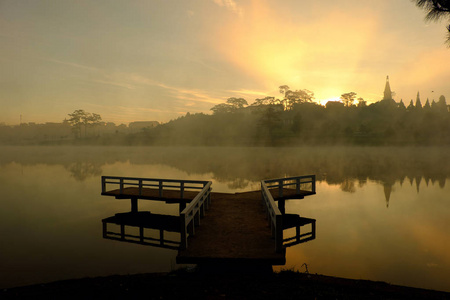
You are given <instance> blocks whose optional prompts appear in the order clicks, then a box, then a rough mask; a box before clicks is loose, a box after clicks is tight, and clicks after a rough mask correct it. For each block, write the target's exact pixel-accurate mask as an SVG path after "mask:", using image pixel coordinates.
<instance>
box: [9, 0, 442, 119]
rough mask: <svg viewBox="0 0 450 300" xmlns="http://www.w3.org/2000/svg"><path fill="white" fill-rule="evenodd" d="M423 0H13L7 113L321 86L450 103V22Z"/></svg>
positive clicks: (135, 112) (157, 104)
mask: <svg viewBox="0 0 450 300" xmlns="http://www.w3.org/2000/svg"><path fill="white" fill-rule="evenodd" d="M424 16H425V12H424V11H423V10H420V9H419V8H417V7H416V6H415V5H414V3H413V2H411V1H409V0H379V1H373V0H363V1H361V0H345V1H344V0H322V1H298V0H292V1H291V0H286V1H275V0H271V1H266V0H258V1H256V0H253V1H252V0H192V1H188V0H176V1H175V0H154V1H149V0H147V1H125V0H123V1H111V0H103V1H92V0H63V1H54V0H51V1H45V0H39V1H8V0H0V41H1V42H0V105H1V109H0V123H5V124H9V125H14V124H19V122H20V115H22V121H23V122H36V123H43V122H61V121H62V120H63V119H64V118H65V117H66V116H67V114H68V113H71V112H73V111H74V110H75V109H84V110H86V111H88V112H94V113H99V114H101V116H102V117H103V120H104V121H107V122H108V121H109V122H115V123H116V124H120V123H128V122H131V121H147V120H156V121H160V122H167V121H169V120H171V119H174V118H177V117H179V116H182V115H185V114H186V113H187V112H190V113H197V112H204V113H211V111H210V110H209V109H210V108H211V107H212V106H214V105H215V104H218V103H221V102H225V101H226V99H227V98H229V97H243V98H245V99H246V100H247V101H248V102H249V104H250V103H252V102H253V101H254V100H255V99H256V98H261V97H264V96H277V97H279V96H280V95H281V94H280V93H279V90H278V87H279V86H280V85H284V84H287V85H289V86H290V87H291V88H292V89H308V90H311V91H313V92H314V93H315V97H316V101H317V102H321V103H325V102H326V100H329V99H336V98H338V97H339V96H340V95H341V94H342V93H345V92H351V91H353V92H356V93H357V97H363V98H364V99H365V100H367V101H368V102H369V103H370V102H374V101H379V100H380V99H381V98H382V95H383V89H384V82H385V78H386V75H389V77H390V83H391V88H392V90H393V91H395V93H396V96H395V97H394V99H395V100H396V101H397V102H399V101H400V99H403V101H404V102H405V104H406V105H408V103H409V101H410V100H411V99H415V97H416V94H417V91H420V94H421V98H422V104H424V103H425V101H426V98H427V97H428V98H430V101H431V100H432V99H435V100H438V98H439V95H445V96H446V98H447V103H450V48H448V47H446V45H445V38H446V29H445V25H446V23H445V22H439V23H427V22H425V21H424Z"/></svg>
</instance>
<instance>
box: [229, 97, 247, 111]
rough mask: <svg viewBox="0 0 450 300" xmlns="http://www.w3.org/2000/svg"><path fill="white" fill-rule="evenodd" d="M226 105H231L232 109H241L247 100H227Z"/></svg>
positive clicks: (233, 98)
mask: <svg viewBox="0 0 450 300" xmlns="http://www.w3.org/2000/svg"><path fill="white" fill-rule="evenodd" d="M227 104H229V105H231V106H232V107H234V108H236V109H237V108H243V107H244V106H247V105H248V103H247V100H245V99H244V98H235V97H232V98H228V100H227Z"/></svg>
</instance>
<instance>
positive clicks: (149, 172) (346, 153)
mask: <svg viewBox="0 0 450 300" xmlns="http://www.w3.org/2000/svg"><path fill="white" fill-rule="evenodd" d="M449 150H450V149H449V148H448V147H415V148H413V147H298V148H293V147H280V148H270V147H266V148H264V147H87V146H86V147H63V146H61V147H8V146H4V147H1V148H0V169H1V172H0V180H1V187H2V210H1V211H0V228H1V234H2V237H3V245H2V255H1V256H0V265H1V268H0V288H7V287H12V286H17V285H24V284H32V283H40V282H47V281H54V280H60V279H69V278H79V277H85V276H104V275H110V274H131V273H140V272H161V271H170V270H173V269H176V268H178V267H179V266H178V265H176V264H175V256H176V254H177V252H176V251H174V250H169V249H162V248H155V247H149V246H142V245H135V244H130V243H121V242H118V241H111V240H106V239H103V238H102V225H101V220H102V219H103V218H106V217H109V216H112V215H114V214H115V213H118V212H126V211H129V210H130V203H129V201H128V200H115V199H113V198H111V197H103V196H101V195H100V192H101V185H100V176H102V175H112V176H114V175H117V176H132V177H148V178H173V179H199V180H212V182H213V185H212V187H213V191H214V192H240V191H250V190H258V189H259V181H260V180H262V179H269V178H277V177H285V176H286V177H288V176H295V175H309V174H315V175H316V178H317V194H316V195H315V196H311V197H307V198H305V199H303V200H290V201H287V203H286V212H287V213H298V214H300V215H301V216H304V217H308V218H314V219H316V220H317V233H316V235H317V236H316V239H315V240H313V241H309V242H307V243H304V244H300V245H296V246H294V247H290V248H288V249H287V263H286V266H283V267H277V268H275V269H277V270H279V269H281V268H293V269H296V270H300V271H305V266H304V265H303V264H305V263H306V264H307V266H308V270H309V272H311V273H319V274H326V275H331V276H341V277H348V278H356V279H360V278H361V279H370V280H381V281H386V282H389V283H392V284H401V285H408V286H414V287H423V288H432V289H438V290H447V291H449V288H448V287H449V286H450V281H449V279H448V278H450V254H449V253H448V249H449V247H450V238H449V235H448V232H447V229H448V228H449V225H450V221H449V218H448V216H449V213H450V203H449V198H450V197H449V195H450V182H449V178H450V164H449V161H450V151H449ZM139 209H140V210H150V211H152V212H154V213H161V214H171V215H176V214H177V213H178V207H177V205H167V204H164V203H159V202H158V203H153V202H152V201H145V200H141V201H140V202H139Z"/></svg>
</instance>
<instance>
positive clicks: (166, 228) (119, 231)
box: [102, 211, 181, 250]
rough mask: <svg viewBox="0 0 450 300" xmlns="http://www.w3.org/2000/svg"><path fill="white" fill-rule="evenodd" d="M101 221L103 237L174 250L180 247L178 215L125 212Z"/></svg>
mask: <svg viewBox="0 0 450 300" xmlns="http://www.w3.org/2000/svg"><path fill="white" fill-rule="evenodd" d="M102 223H103V238H105V239H110V240H116V241H121V242H128V243H135V244H141V245H147V246H154V247H161V248H168V249H174V250H177V249H178V248H179V247H180V226H181V224H180V217H178V216H169V215H161V214H152V213H151V212H149V211H140V212H126V213H117V214H115V215H114V216H111V217H109V218H105V219H103V220H102ZM108 225H109V230H108ZM114 225H116V228H114ZM111 227H113V228H111ZM175 233H176V234H175Z"/></svg>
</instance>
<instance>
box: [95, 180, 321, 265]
mask: <svg viewBox="0 0 450 300" xmlns="http://www.w3.org/2000/svg"><path fill="white" fill-rule="evenodd" d="M211 184H212V183H211V182H210V181H193V180H189V181H188V180H174V179H149V178H130V177H112V176H102V195H104V196H113V197H115V198H116V199H130V200H131V211H130V213H125V214H116V215H115V216H113V217H110V218H106V219H103V235H104V237H105V238H110V239H116V240H121V241H128V242H134V243H141V244H147V245H153V246H157V247H158V246H159V247H167V248H172V249H174V248H175V249H178V255H177V258H176V261H177V263H180V264H203V265H207V264H222V265H226V264H258V265H284V264H285V263H286V256H285V254H286V247H289V246H292V245H296V244H299V243H302V242H305V241H308V240H312V239H314V238H315V226H316V223H315V222H316V220H315V219H309V218H303V217H300V216H299V215H295V214H286V213H285V208H284V207H285V200H289V199H303V198H304V197H305V196H309V195H314V194H315V176H314V175H307V176H297V177H290V178H279V179H272V180H265V181H261V190H260V191H251V192H244V193H234V194H232V193H215V192H211ZM107 186H108V187H116V188H113V189H110V188H107ZM139 199H145V200H158V201H165V202H166V203H179V206H180V214H179V216H160V215H156V214H151V213H150V212H139V210H138V200H139ZM169 219H170V220H169ZM160 223H161V224H160ZM164 223H167V224H164ZM107 224H116V225H120V232H112V231H110V230H108V229H107ZM304 225H310V226H311V231H310V232H303V230H302V232H303V233H301V232H300V231H301V230H300V227H302V226H304ZM127 226H131V227H138V228H139V234H138V235H136V234H135V235H133V234H128V233H126V227H127ZM167 226H169V227H170V228H169V227H167ZM177 226H178V228H179V231H178V230H177V228H176V227H177ZM166 227H167V228H166ZM145 228H153V229H159V231H160V235H159V237H158V238H154V237H146V236H145V234H144V231H145V230H144V229H145ZM288 228H295V229H296V234H295V235H294V236H292V237H288V238H286V237H284V236H283V230H284V229H288ZM164 231H169V232H170V231H172V232H179V233H180V241H179V242H177V241H175V242H174V241H171V240H167V239H166V238H165V236H164Z"/></svg>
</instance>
